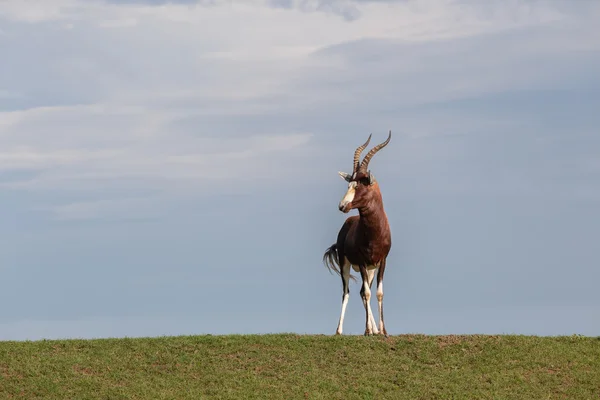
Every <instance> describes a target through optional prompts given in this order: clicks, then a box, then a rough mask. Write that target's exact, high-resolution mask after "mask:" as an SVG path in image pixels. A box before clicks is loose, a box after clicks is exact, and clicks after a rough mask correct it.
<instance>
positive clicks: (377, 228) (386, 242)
mask: <svg viewBox="0 0 600 400" xmlns="http://www.w3.org/2000/svg"><path fill="white" fill-rule="evenodd" d="M375 185H376V187H375V188H373V189H372V192H373V197H374V199H373V200H372V201H371V202H370V203H369V204H367V205H364V206H363V207H361V208H359V209H358V212H359V215H353V216H351V217H348V219H346V222H344V225H342V228H341V229H340V232H339V233H338V237H337V243H336V247H337V253H338V263H339V265H343V263H344V257H346V258H347V259H348V261H349V262H350V264H352V265H353V266H356V267H357V269H358V266H360V265H365V266H379V264H380V263H381V261H382V260H385V259H386V257H387V256H388V254H389V252H390V249H391V247H392V234H391V231H390V225H389V223H388V219H387V215H386V214H385V210H384V209H383V201H382V199H381V193H380V191H379V185H378V184H377V183H375Z"/></svg>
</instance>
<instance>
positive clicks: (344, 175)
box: [338, 171, 352, 182]
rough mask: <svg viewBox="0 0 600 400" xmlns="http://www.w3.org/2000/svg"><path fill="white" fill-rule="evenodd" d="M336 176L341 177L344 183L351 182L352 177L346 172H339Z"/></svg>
mask: <svg viewBox="0 0 600 400" xmlns="http://www.w3.org/2000/svg"><path fill="white" fill-rule="evenodd" d="M338 174H339V175H340V176H341V177H342V179H343V180H345V181H346V182H350V181H351V180H352V175H350V174H348V173H346V172H341V171H339V172H338Z"/></svg>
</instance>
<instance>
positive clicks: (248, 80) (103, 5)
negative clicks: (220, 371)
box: [0, 0, 600, 339]
mask: <svg viewBox="0 0 600 400" xmlns="http://www.w3.org/2000/svg"><path fill="white" fill-rule="evenodd" d="M599 17H600V4H599V3H597V2H591V1H589V2H588V1H578V2H572V1H544V2H525V1H523V2H520V1H505V0H502V1H500V0H498V1H486V2H479V1H478V2H475V1H450V0H429V1H423V2H421V1H419V2H416V1H387V2H386V1H364V0H363V1H358V0H354V1H352V0H345V1H341V0H339V1H336V0H331V1H324V0H323V1H314V0H312V1H310V0H307V1H294V0H289V1H283V0H282V1H272V0H270V1H259V0H245V1H243V2H230V1H221V0H213V1H200V2H194V1H172V2H166V1H142V0H136V1H116V0H112V1H107V2H104V1H92V0H85V1H83V0H53V1H48V0H39V1H38V0H32V1H28V2H23V1H22V0H5V1H2V2H0V54H2V62H1V63H0V206H1V207H0V219H1V220H2V224H0V240H1V241H2V246H0V272H1V274H2V279H0V302H1V304H3V307H2V308H1V309H0V339H40V338H63V337H84V338H88V337H108V336H154V335H176V334H201V333H212V334H224V333H268V332H298V333H325V334H332V333H334V332H335V328H336V326H337V321H338V318H339V311H340V307H341V282H340V279H339V278H338V277H337V276H334V275H330V274H329V273H328V271H327V269H326V268H325V267H324V266H323V264H322V263H321V257H322V254H323V252H324V250H325V249H326V248H327V247H328V246H329V245H331V244H332V243H333V242H334V241H335V239H336V236H337V232H338V230H339V228H340V226H341V225H342V223H343V221H344V219H345V218H346V217H347V215H344V214H342V213H340V212H339V211H338V210H337V204H338V201H339V200H340V198H341V197H342V195H343V194H344V191H345V184H344V182H343V181H342V180H341V179H340V178H339V176H338V175H337V171H339V170H342V171H349V170H350V169H351V167H352V154H353V151H354V149H355V147H356V146H357V145H359V144H360V143H362V142H363V141H364V140H365V138H366V137H367V136H368V134H369V133H373V136H374V138H373V141H374V142H378V141H382V140H384V139H385V137H386V133H387V130H388V129H391V130H392V131H393V137H392V141H391V142H390V144H389V145H388V146H387V147H386V148H385V150H383V151H381V152H380V153H379V154H378V155H377V156H376V157H375V158H374V159H373V161H372V162H371V170H372V171H373V173H374V174H375V175H376V176H377V179H378V181H379V182H380V184H381V188H382V192H383V196H384V203H385V206H386V211H387V213H388V216H389V219H390V224H391V227H392V233H393V247H392V252H391V254H390V256H389V259H388V267H387V269H386V278H385V282H386V283H385V299H384V304H385V311H386V327H387V330H388V332H389V333H390V334H401V333H427V334H441V333H494V334H499V333H520V334H536V335H559V334H573V333H579V334H585V335H600V291H598V289H597V284H598V282H599V281H600V269H599V268H598V265H600V253H599V251H598V247H597V238H598V237H599V236H600V158H598V154H599V151H600V133H599V129H598V128H599V127H600V114H599V113H598V110H600V75H599V74H598V72H597V71H600V26H599V25H598V24H597V21H598V19H599ZM358 291H359V287H358V285H357V284H355V283H353V284H352V285H351V287H350V302H349V305H348V310H347V313H346V319H345V324H344V333H345V334H362V332H363V331H364V309H363V307H362V303H361V301H360V298H359V295H358ZM373 306H374V307H376V303H375V302H373Z"/></svg>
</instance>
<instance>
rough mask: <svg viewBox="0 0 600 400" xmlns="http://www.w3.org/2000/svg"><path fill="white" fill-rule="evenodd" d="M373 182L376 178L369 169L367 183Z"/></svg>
mask: <svg viewBox="0 0 600 400" xmlns="http://www.w3.org/2000/svg"><path fill="white" fill-rule="evenodd" d="M375 182H377V179H375V175H373V174H372V173H371V171H369V185H372V184H374V183H375Z"/></svg>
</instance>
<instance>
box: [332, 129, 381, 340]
mask: <svg viewBox="0 0 600 400" xmlns="http://www.w3.org/2000/svg"><path fill="white" fill-rule="evenodd" d="M390 137H391V132H390ZM387 142H389V138H388V140H387V141H386V142H385V143H384V144H382V145H379V146H378V147H380V148H382V147H384V145H385V144H387ZM367 143H368V141H367ZM367 143H365V145H366V144H367ZM365 145H363V146H361V147H366V146H365ZM359 150H361V149H360V148H359V149H357V152H358V151H359ZM377 151H378V149H376V150H375V151H374V152H373V154H374V153H376V152H377ZM373 154H371V155H368V158H367V160H366V163H364V165H361V166H360V168H358V170H357V164H356V158H357V156H356V154H355V164H354V165H355V167H354V171H353V177H352V178H351V179H350V178H347V179H350V182H353V181H355V182H357V185H356V187H355V191H354V198H353V199H352V202H351V203H348V204H346V205H345V206H343V208H342V209H340V210H341V211H342V212H344V213H348V212H349V211H350V210H352V209H357V210H358V215H353V216H351V217H348V218H347V219H346V221H345V222H344V225H342V228H341V229H340V231H339V233H338V237H337V241H336V243H335V244H333V245H332V246H330V247H329V248H328V249H327V250H326V251H325V254H324V255H323V262H324V263H325V265H326V266H327V268H329V270H330V271H334V272H336V273H337V274H338V275H340V276H341V277H342V285H343V296H344V295H346V294H347V293H349V290H348V283H349V282H348V281H347V279H345V278H344V277H343V274H342V266H343V265H344V263H345V259H347V260H348V261H349V262H350V264H352V265H353V266H355V267H358V271H360V275H361V278H362V281H363V285H362V289H361V296H362V297H363V300H365V301H367V302H368V297H367V295H366V293H365V292H366V290H365V287H364V284H365V282H366V284H367V285H368V286H370V285H369V284H368V275H367V268H368V267H369V266H375V267H376V268H377V269H378V273H377V283H378V284H379V283H380V282H382V281H383V275H384V271H385V267H386V260H387V256H388V254H389V252H390V249H391V247H392V234H391V230H390V225H389V222H388V219H387V215H386V213H385V210H384V207H383V199H382V196H381V191H380V189H379V184H378V183H377V181H375V179H374V177H372V176H371V173H370V171H368V170H367V167H368V161H369V159H370V157H371V156H372V155H373ZM340 207H342V206H340ZM350 278H351V279H353V280H356V278H354V277H353V276H352V275H350ZM380 295H381V299H380V300H381V301H382V300H383V293H380ZM378 296H379V295H378ZM342 299H343V297H342ZM378 300H379V299H378ZM382 304H383V303H381V307H382V318H381V319H382V320H383V305H382ZM367 318H368V314H367ZM367 326H368V319H367ZM365 333H367V329H366V330H365ZM381 333H382V334H384V335H386V336H387V332H386V330H385V325H384V326H383V328H382V332H381Z"/></svg>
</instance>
